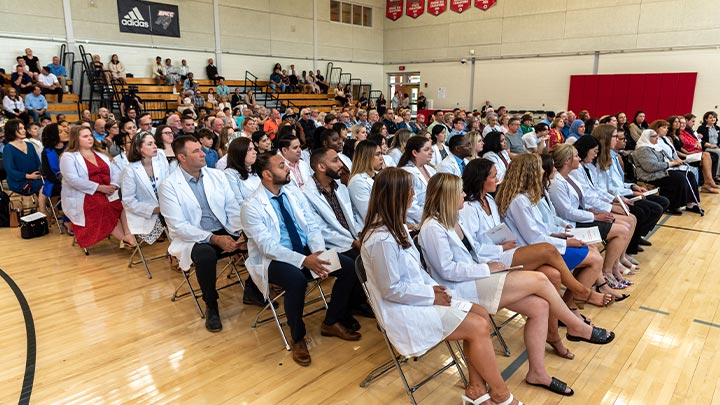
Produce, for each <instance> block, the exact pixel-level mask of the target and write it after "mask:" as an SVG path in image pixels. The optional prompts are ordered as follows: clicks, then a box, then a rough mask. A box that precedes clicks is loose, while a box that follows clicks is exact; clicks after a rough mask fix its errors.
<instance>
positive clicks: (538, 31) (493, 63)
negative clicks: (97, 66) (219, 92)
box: [0, 0, 720, 113]
mask: <svg viewBox="0 0 720 405" xmlns="http://www.w3.org/2000/svg"><path fill="white" fill-rule="evenodd" d="M162 1H164V2H168V3H173V4H177V5H178V6H179V8H180V24H181V27H180V29H181V34H182V38H169V37H156V36H145V35H136V34H127V33H120V32H119V29H118V25H117V3H116V1H115V0H95V1H94V6H92V5H91V3H90V1H89V0H70V4H71V11H72V15H73V27H74V31H75V37H76V39H77V41H78V43H82V44H84V45H85V47H86V49H87V50H88V51H90V52H92V53H97V54H99V55H101V57H102V59H103V61H107V60H108V59H109V57H110V55H111V54H113V53H118V54H119V55H120V58H121V60H122V61H123V63H125V65H126V66H127V69H128V71H130V72H133V73H135V74H137V75H139V76H148V75H149V74H150V64H151V63H152V61H153V59H154V57H155V56H156V55H160V56H162V57H170V58H172V59H174V60H175V61H176V62H179V60H180V59H181V58H185V59H187V60H188V62H189V64H190V66H191V67H192V68H193V69H194V70H195V71H196V72H199V76H200V77H204V72H203V68H204V66H205V64H206V61H207V58H209V57H213V56H214V52H215V36H214V21H213V17H212V15H213V12H212V0H162ZM315 1H316V4H317V12H316V14H317V20H318V51H317V57H318V66H317V67H318V68H320V69H321V70H322V71H323V73H324V72H325V67H326V65H327V61H334V62H335V64H336V65H339V66H342V67H343V69H344V70H346V71H350V72H352V73H353V75H354V76H357V77H361V78H362V79H363V80H364V81H366V82H371V83H373V85H374V87H375V88H378V89H382V90H384V91H386V90H387V88H386V81H387V78H386V74H387V73H390V72H397V71H398V65H405V66H406V70H405V71H406V72H411V71H419V72H420V74H421V78H422V82H423V83H427V88H422V90H423V91H424V92H425V94H426V95H427V97H428V98H430V99H432V100H433V101H434V104H435V106H436V107H441V108H449V107H455V106H460V107H468V97H469V93H470V92H469V88H468V86H469V81H470V64H469V63H468V64H464V65H462V64H460V63H459V60H460V59H461V58H463V57H468V56H469V55H468V52H469V50H470V49H474V50H475V52H476V55H477V57H478V61H477V64H476V71H475V72H476V80H475V89H474V90H475V92H474V94H475V106H479V105H480V103H482V101H483V100H485V99H490V100H492V101H493V103H495V104H506V105H509V106H513V107H514V108H517V109H555V110H557V109H564V108H566V106H567V97H568V90H569V80H570V75H572V74H591V73H592V72H593V55H592V53H593V52H595V51H599V52H601V56H600V64H599V71H598V72H599V73H621V72H671V71H697V72H698V85H697V91H696V97H695V108H694V109H695V111H694V112H695V113H697V112H703V111H704V110H706V109H714V108H715V106H716V105H718V104H720V101H719V100H717V99H716V98H715V96H714V89H715V88H717V86H718V85H719V84H720V83H718V82H720V76H719V75H717V74H716V73H715V70H716V69H714V67H715V66H720V52H719V51H717V50H716V49H715V46H719V45H720V27H719V26H718V24H717V23H716V21H717V20H718V17H717V13H716V12H715V9H716V8H717V5H718V1H717V0H582V1H581V0H542V1H540V0H499V1H498V4H497V5H496V6H495V7H493V8H491V9H489V10H488V11H485V12H483V11H481V10H479V9H476V8H471V9H470V10H467V11H466V12H464V13H463V14H460V15H458V14H456V13H454V12H452V11H450V10H448V11H446V12H445V13H444V14H442V15H441V16H439V17H434V16H431V15H429V14H427V13H426V14H424V15H422V16H420V17H419V18H417V19H412V18H409V17H407V16H404V17H402V18H400V19H399V20H398V21H395V22H393V21H390V20H388V19H386V18H385V1H384V0H358V1H356V3H360V4H364V5H368V6H371V7H373V27H372V28H364V27H356V26H350V25H345V24H338V23H333V22H330V21H329V17H330V10H329V0H315ZM219 12H220V32H221V41H220V42H221V48H222V50H223V55H222V64H221V71H222V73H223V74H224V75H226V76H227V77H230V78H244V72H245V70H249V71H251V72H253V73H255V74H256V75H257V76H258V77H260V78H261V79H264V78H266V77H267V76H268V75H269V70H270V68H271V66H272V65H273V64H274V63H275V62H276V61H279V62H281V63H282V64H283V66H287V65H289V64H291V63H294V64H295V65H296V67H297V69H298V70H307V69H310V68H312V67H313V66H312V65H313V60H312V59H313V27H312V18H313V12H312V1H311V0H219ZM0 13H2V15H3V24H2V26H0V36H3V38H2V39H0V41H2V45H3V46H0V66H3V67H5V68H6V69H8V68H9V67H11V66H12V64H13V63H14V57H15V56H17V55H19V54H22V52H23V49H24V48H25V47H27V46H29V47H32V48H33V49H34V50H35V53H36V54H37V55H38V56H39V57H40V59H41V61H42V62H46V61H49V59H50V57H51V56H52V55H54V54H56V53H57V52H58V50H59V48H60V44H61V42H62V41H63V40H64V38H65V26H64V21H63V9H62V1H61V0H35V1H32V2H27V3H24V6H23V7H17V2H14V1H10V0H0ZM23 36H27V37H28V39H19V38H20V37H23ZM11 37H12V38H11ZM53 38H54V39H55V40H53ZM688 46H693V47H701V48H704V49H695V50H677V49H675V50H669V49H670V48H672V47H675V48H677V47H681V48H682V47H688ZM643 50H654V51H653V52H639V51H643ZM618 51H626V53H615V52H618ZM538 55H541V56H542V57H537V56H538ZM440 87H443V88H445V89H446V92H445V95H446V98H445V99H444V100H441V99H439V98H438V91H437V90H438V88H440Z"/></svg>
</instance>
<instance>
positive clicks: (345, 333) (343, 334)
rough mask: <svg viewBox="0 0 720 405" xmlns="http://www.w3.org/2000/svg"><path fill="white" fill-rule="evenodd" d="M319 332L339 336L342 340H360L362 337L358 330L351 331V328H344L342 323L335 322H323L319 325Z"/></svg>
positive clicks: (324, 334)
mask: <svg viewBox="0 0 720 405" xmlns="http://www.w3.org/2000/svg"><path fill="white" fill-rule="evenodd" d="M320 334H321V335H323V336H335V337H339V338H340V339H343V340H353V341H355V340H360V338H361V337H362V335H361V334H359V333H358V332H353V331H352V330H350V329H348V328H346V327H345V326H343V324H342V323H340V322H336V323H335V324H333V325H326V324H325V323H323V324H322V326H320Z"/></svg>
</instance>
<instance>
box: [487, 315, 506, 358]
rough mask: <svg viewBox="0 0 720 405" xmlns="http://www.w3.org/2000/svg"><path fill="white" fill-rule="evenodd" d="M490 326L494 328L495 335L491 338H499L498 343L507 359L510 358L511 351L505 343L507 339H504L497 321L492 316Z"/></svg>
mask: <svg viewBox="0 0 720 405" xmlns="http://www.w3.org/2000/svg"><path fill="white" fill-rule="evenodd" d="M490 326H492V329H493V333H492V334H491V335H490V337H492V336H493V335H495V336H497V338H498V342H500V346H502V348H503V350H504V352H505V357H510V349H509V348H508V345H507V343H505V339H503V337H502V335H501V334H500V328H498V327H497V324H496V323H495V319H493V317H492V315H490Z"/></svg>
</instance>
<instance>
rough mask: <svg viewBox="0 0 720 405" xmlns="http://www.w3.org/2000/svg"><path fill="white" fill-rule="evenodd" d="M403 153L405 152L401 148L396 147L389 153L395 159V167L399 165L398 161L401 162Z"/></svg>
mask: <svg viewBox="0 0 720 405" xmlns="http://www.w3.org/2000/svg"><path fill="white" fill-rule="evenodd" d="M402 154H403V153H402V151H401V150H400V149H397V148H394V149H391V150H390V152H389V153H388V155H390V158H391V159H392V160H393V162H395V164H394V165H392V166H393V167H397V165H398V162H400V158H401V157H402Z"/></svg>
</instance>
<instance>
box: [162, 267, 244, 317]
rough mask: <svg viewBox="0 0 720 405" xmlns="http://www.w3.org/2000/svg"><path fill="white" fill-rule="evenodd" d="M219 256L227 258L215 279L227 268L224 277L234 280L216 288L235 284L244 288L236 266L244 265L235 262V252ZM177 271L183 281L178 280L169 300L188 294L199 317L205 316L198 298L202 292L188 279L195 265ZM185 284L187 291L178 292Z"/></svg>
mask: <svg viewBox="0 0 720 405" xmlns="http://www.w3.org/2000/svg"><path fill="white" fill-rule="evenodd" d="M220 258H221V259H224V258H227V259H228V262H227V263H226V264H225V266H223V268H222V270H220V272H219V273H218V274H217V276H216V277H215V280H219V279H220V278H221V277H222V276H223V274H225V273H226V272H228V270H229V272H228V274H227V276H226V278H228V279H231V278H235V280H234V281H233V282H231V283H229V284H225V285H223V286H221V287H218V288H217V290H218V291H221V290H224V289H226V288H228V287H231V286H234V285H236V284H240V286H241V287H242V288H243V290H244V289H245V283H244V282H243V281H242V278H241V277H240V272H241V270H238V268H237V266H238V264H239V265H241V266H242V268H243V269H244V268H245V266H244V265H243V264H240V263H237V259H236V255H235V254H233V255H231V254H224V255H221V256H220ZM179 271H180V273H181V274H182V276H183V281H181V282H180V284H179V285H178V286H177V288H176V289H175V292H173V295H172V297H170V301H173V302H174V301H177V299H178V298H183V297H187V296H188V295H190V296H192V298H193V301H195V306H196V307H197V310H198V312H199V313H200V318H205V313H204V312H203V310H202V308H201V307H200V301H199V299H200V298H202V292H201V291H200V287H198V288H195V287H193V285H192V282H191V281H190V277H191V276H192V275H193V274H194V273H195V265H192V266H191V267H190V269H188V270H187V271H185V270H183V269H179ZM185 285H187V288H188V291H186V292H184V293H180V294H178V292H179V291H180V289H181V288H183V286H185Z"/></svg>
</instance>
